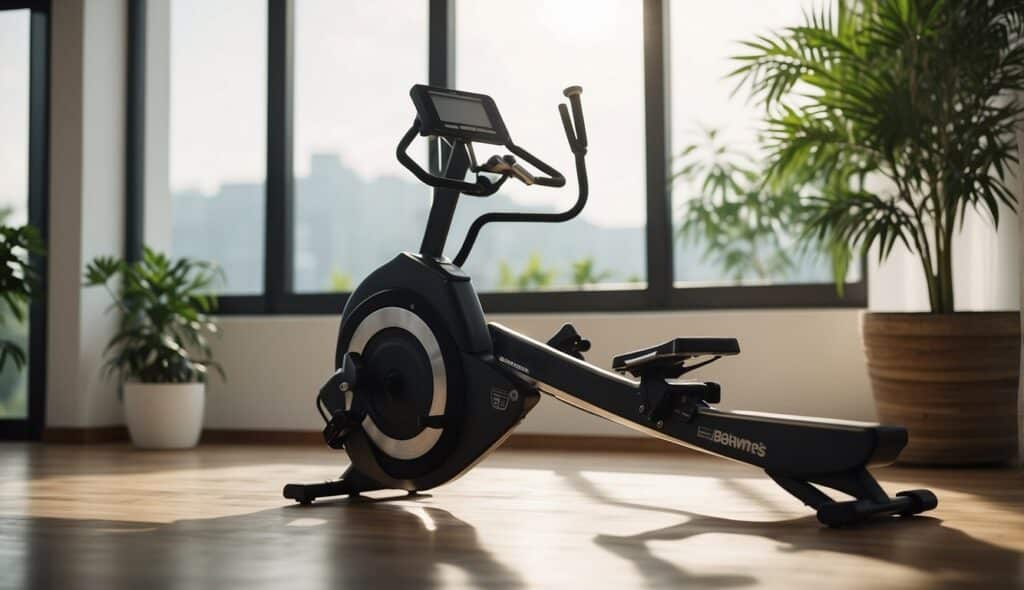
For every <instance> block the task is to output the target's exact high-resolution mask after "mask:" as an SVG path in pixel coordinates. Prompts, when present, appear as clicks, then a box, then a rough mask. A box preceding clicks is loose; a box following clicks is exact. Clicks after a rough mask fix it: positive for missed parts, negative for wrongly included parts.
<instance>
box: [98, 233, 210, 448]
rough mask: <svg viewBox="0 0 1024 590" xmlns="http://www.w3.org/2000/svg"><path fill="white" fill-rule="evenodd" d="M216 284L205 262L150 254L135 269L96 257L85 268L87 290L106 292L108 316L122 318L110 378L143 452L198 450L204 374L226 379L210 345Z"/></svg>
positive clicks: (113, 344) (112, 348) (109, 367)
mask: <svg viewBox="0 0 1024 590" xmlns="http://www.w3.org/2000/svg"><path fill="white" fill-rule="evenodd" d="M219 278H220V271H219V270H218V269H217V267H215V266H214V265H212V264H210V263H208V262H201V261H196V260H192V259H189V258H180V259H176V260H173V259H171V258H169V257H168V256H166V255H164V254H161V253H158V252H154V251H153V250H151V249H149V248H145V249H144V251H143V254H142V258H141V259H140V260H138V261H135V262H125V261H123V260H119V259H116V258H112V257H98V258H96V259H94V260H93V261H92V262H91V263H89V265H88V267H87V268H86V271H85V281H86V286H99V285H102V286H103V287H104V288H106V289H107V291H108V292H109V293H110V296H111V297H112V298H113V300H114V305H112V306H111V309H112V310H113V309H116V310H117V311H119V312H120V314H121V326H120V329H119V330H118V331H117V333H116V334H115V335H114V336H113V338H112V339H111V340H110V344H109V345H108V346H107V351H106V352H107V355H108V359H107V364H106V370H107V371H108V373H110V374H114V375H116V377H117V378H118V379H119V381H120V383H121V385H122V391H123V394H124V411H125V422H126V423H127V425H128V432H129V433H130V434H131V438H132V442H133V443H134V444H135V445H136V446H138V447H142V448H151V449H180V448H189V447H193V446H195V445H196V444H197V443H198V442H199V436H200V434H201V432H202V426H203V407H204V404H205V393H206V391H205V383H206V378H207V374H208V372H209V370H210V369H214V370H217V371H218V372H220V373H221V375H222V376H223V372H222V371H221V368H220V366H219V365H218V364H217V363H215V362H214V361H213V360H212V358H211V352H210V346H209V344H208V343H207V338H206V335H207V334H213V333H216V332H217V324H216V322H215V321H214V319H213V317H212V316H211V315H210V314H211V313H212V312H213V311H214V310H215V308H216V298H215V297H214V296H213V295H212V294H211V293H210V289H211V287H212V285H213V284H214V282H215V281H216V280H217V279H219ZM116 279H120V281H119V284H117V285H114V283H116V282H117V281H116Z"/></svg>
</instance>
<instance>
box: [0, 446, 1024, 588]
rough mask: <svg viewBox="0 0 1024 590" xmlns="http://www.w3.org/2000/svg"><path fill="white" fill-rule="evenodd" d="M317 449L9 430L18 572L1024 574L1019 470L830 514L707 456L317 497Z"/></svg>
mask: <svg viewBox="0 0 1024 590" xmlns="http://www.w3.org/2000/svg"><path fill="white" fill-rule="evenodd" d="M343 460H344V454H340V453H332V452H329V451H326V450H319V449H313V448H305V447H291V448H288V447H280V448H277V447H229V446H212V447H201V448H199V449H198V450H195V451H188V452H142V451H136V450H132V449H131V448H129V447H127V446H91V447H82V446H42V445H21V444H3V445H0V586H2V587H3V588H102V589H107V588H141V589H144V590H157V589H160V588H172V587H173V588H217V589H221V588H234V587H244V588H263V587H267V588H291V589H295V590H312V589H317V588H332V589H339V588H413V589H419V588H433V587H446V588H447V587H453V588H454V587H485V588H597V587H611V588H618V589H629V588H644V587H679V588H683V587H685V588H745V587H770V588H787V589H800V588H830V589H837V588H858V589H862V588H966V587H978V588H998V587H1007V588H1010V587H1012V588H1024V472H1022V471H1021V470H1019V469H999V470H964V469H960V470H947V471H939V470H921V469H885V470H881V471H880V472H879V475H880V477H881V479H883V480H884V485H885V486H886V487H887V489H889V490H890V491H896V490H900V489H907V488H918V487H930V488H932V489H934V490H935V491H936V493H937V494H938V495H939V499H940V506H939V508H938V510H936V511H935V512H933V513H931V514H932V516H929V517H915V518H911V519H903V520H900V519H890V520H886V521H883V522H877V523H875V524H873V525H871V526H864V527H861V528H855V529H845V530H829V529H825V528H822V527H821V526H819V525H818V523H817V522H816V521H815V519H814V518H813V516H810V514H809V512H808V511H807V510H805V509H804V508H803V507H802V506H801V505H799V503H798V502H796V501H795V500H793V499H791V498H790V497H788V496H787V495H785V494H784V493H783V492H782V491H781V490H780V489H778V488H777V487H776V486H775V485H774V484H772V483H771V482H770V481H768V480H767V479H766V478H764V477H762V476H760V475H759V473H757V472H756V471H755V470H753V469H751V468H747V467H745V466H742V465H737V464H732V463H728V462H724V461H721V460H717V459H712V458H707V459H705V458H701V457H698V456H695V455H692V454H680V455H679V456H674V455H664V454H662V455H630V454H585V453H561V454H556V453H551V452H543V451H516V452H514V451H499V452H498V453H496V454H495V455H494V456H493V457H491V458H489V459H488V460H486V461H485V462H484V463H482V464H481V465H479V466H478V467H477V468H476V469H474V470H473V471H472V472H470V473H469V474H468V475H466V476H465V477H464V478H462V479H460V480H458V481H456V482H454V483H452V484H449V485H448V486H445V487H442V488H439V489H436V490H433V491H432V492H430V493H429V494H425V495H420V496H414V497H409V496H404V495H395V494H391V495H390V498H391V499H389V500H384V499H382V498H388V497H389V496H388V495H387V494H384V495H383V496H382V495H379V494H378V495H376V496H375V499H368V500H361V501H351V502H350V501H347V500H340V501H335V502H325V503H323V504H315V505H313V506H310V507H300V506H295V505H291V504H289V503H288V502H286V501H284V500H282V499H281V497H280V490H281V486H282V484H284V483H285V482H289V481H316V480H322V479H326V478H329V477H332V476H335V475H337V474H338V473H340V472H341V469H342V467H343Z"/></svg>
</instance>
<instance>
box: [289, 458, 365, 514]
mask: <svg viewBox="0 0 1024 590" xmlns="http://www.w3.org/2000/svg"><path fill="white" fill-rule="evenodd" d="M383 487H384V486H382V485H381V484H379V483H377V482H375V481H373V480H371V479H369V478H368V477H366V476H365V475H363V474H361V473H359V472H358V471H355V470H353V469H352V468H351V467H350V468H349V469H348V470H347V471H345V473H344V474H343V475H342V476H341V478H340V479H336V480H333V481H325V482H321V483H290V484H287V485H285V486H284V492H283V493H284V497H285V498H287V499H289V500H295V501H296V502H298V503H299V504H302V505H309V504H312V503H313V501H314V500H316V499H317V498H329V497H332V496H349V497H353V498H355V497H357V496H359V494H360V493H361V492H369V491H372V490H379V489H382V488H383Z"/></svg>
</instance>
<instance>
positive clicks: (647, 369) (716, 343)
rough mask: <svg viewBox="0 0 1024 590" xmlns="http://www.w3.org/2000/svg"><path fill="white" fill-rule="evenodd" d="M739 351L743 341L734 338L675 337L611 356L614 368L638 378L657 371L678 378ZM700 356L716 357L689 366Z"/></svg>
mask: <svg viewBox="0 0 1024 590" xmlns="http://www.w3.org/2000/svg"><path fill="white" fill-rule="evenodd" d="M739 353H740V344H739V342H737V341H736V339H735V338H675V339H672V340H669V341H668V342H665V343H662V344H659V345H657V346H652V347H650V348H643V349H641V350H634V351H632V352H627V353H624V354H620V355H617V356H616V357H615V358H613V359H612V368H613V369H615V370H616V371H618V372H620V373H626V372H628V373H631V374H632V375H635V376H637V377H640V376H643V375H644V374H646V373H655V372H658V373H662V374H664V377H666V378H675V377H678V376H680V375H682V374H683V373H685V372H687V371H689V370H692V369H696V368H697V367H699V366H703V365H706V364H707V363H709V362H711V361H713V360H715V359H717V358H718V357H723V356H733V355H737V354H739ZM701 356H710V357H714V358H712V359H709V360H707V361H704V362H702V363H698V364H697V365H691V366H689V367H687V366H686V361H687V360H689V359H692V358H696V357H701Z"/></svg>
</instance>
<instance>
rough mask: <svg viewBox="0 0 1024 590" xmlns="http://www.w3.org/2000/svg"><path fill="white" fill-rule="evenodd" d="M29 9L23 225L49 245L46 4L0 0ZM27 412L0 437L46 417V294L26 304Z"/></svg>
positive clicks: (2, 5)
mask: <svg viewBox="0 0 1024 590" xmlns="http://www.w3.org/2000/svg"><path fill="white" fill-rule="evenodd" d="M7 10H29V11H30V15H29V28H30V33H29V35H30V38H29V115H28V116H29V138H28V151H29V153H28V223H29V224H30V225H32V226H34V227H35V228H36V229H37V230H38V231H39V233H40V236H41V237H42V239H43V243H44V244H49V239H48V235H49V183H50V180H49V179H50V171H49V169H50V157H49V145H50V142H49V134H50V2H49V0H0V11H7ZM31 262H32V265H33V266H34V267H35V268H36V270H37V271H38V272H39V281H40V284H39V292H40V293H46V279H47V265H46V258H45V257H44V256H36V255H33V256H32V257H31ZM28 318H29V333H28V359H29V360H28V391H27V395H28V404H27V406H28V412H27V416H26V417H25V418H0V440H40V439H41V438H42V434H43V426H44V424H45V421H46V330H47V318H46V298H45V297H36V298H35V299H34V300H33V301H32V302H31V304H30V305H29V313H28Z"/></svg>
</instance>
